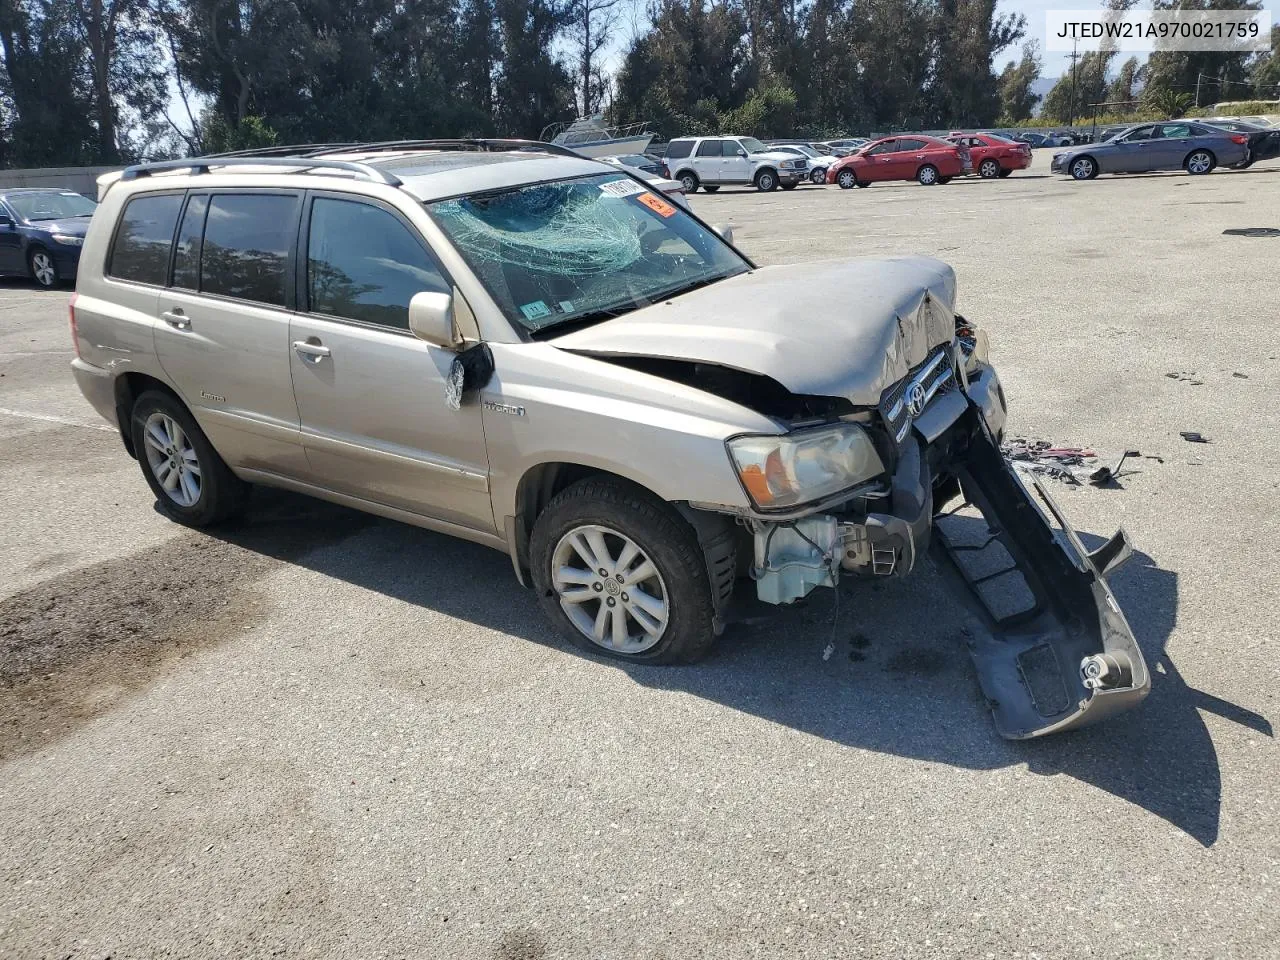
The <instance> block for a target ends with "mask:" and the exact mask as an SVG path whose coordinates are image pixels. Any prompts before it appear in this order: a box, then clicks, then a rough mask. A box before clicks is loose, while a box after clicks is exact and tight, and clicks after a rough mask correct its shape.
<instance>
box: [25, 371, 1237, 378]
mask: <svg viewBox="0 0 1280 960" xmlns="http://www.w3.org/2000/svg"><path fill="white" fill-rule="evenodd" d="M1231 375H1232V376H1233V377H1236V378H1238V379H1240V380H1248V379H1249V375H1248V374H1247V373H1241V372H1240V371H1239V370H1232V371H1231ZM2 376H4V374H2V373H0V377H2Z"/></svg>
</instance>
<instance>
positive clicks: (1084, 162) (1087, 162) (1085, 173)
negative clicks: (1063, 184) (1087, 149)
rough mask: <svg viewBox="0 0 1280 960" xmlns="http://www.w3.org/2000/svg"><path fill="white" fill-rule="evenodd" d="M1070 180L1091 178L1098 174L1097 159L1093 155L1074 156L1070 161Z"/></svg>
mask: <svg viewBox="0 0 1280 960" xmlns="http://www.w3.org/2000/svg"><path fill="white" fill-rule="evenodd" d="M1069 172H1070V173H1071V179H1072V180H1092V179H1093V178H1094V177H1096V176H1097V175H1098V161H1096V160H1094V159H1093V157H1076V158H1075V159H1074V160H1072V161H1071V168H1070V171H1069Z"/></svg>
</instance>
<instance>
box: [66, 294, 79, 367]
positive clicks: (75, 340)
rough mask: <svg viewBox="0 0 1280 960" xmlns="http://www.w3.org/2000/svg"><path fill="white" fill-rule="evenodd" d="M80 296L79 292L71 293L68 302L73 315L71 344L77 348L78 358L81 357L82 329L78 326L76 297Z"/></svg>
mask: <svg viewBox="0 0 1280 960" xmlns="http://www.w3.org/2000/svg"><path fill="white" fill-rule="evenodd" d="M79 296H80V294H78V293H73V294H72V295H71V300H70V302H68V303H67V313H68V314H69V315H70V317H71V346H73V347H74V348H75V351H76V359H77V360H79V359H80V331H79V329H77V327H76V299H77V298H78V297H79Z"/></svg>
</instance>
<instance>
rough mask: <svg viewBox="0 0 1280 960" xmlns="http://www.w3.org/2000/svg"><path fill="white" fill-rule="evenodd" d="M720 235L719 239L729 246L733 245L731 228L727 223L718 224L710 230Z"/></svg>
mask: <svg viewBox="0 0 1280 960" xmlns="http://www.w3.org/2000/svg"><path fill="white" fill-rule="evenodd" d="M711 229H712V230H714V231H715V232H716V233H718V234H719V235H720V239H721V240H723V241H724V242H725V243H727V244H729V245H730V246H732V245H733V227H731V226H729V224H727V223H718V224H716V225H715V226H714V227H712V228H711Z"/></svg>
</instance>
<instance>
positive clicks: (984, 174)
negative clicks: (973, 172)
mask: <svg viewBox="0 0 1280 960" xmlns="http://www.w3.org/2000/svg"><path fill="white" fill-rule="evenodd" d="M978 176H980V177H981V178H982V179H983V180H994V179H995V178H996V177H998V176H1000V163H999V161H997V160H992V159H990V158H988V159H986V160H983V161H982V162H981V163H980V164H978Z"/></svg>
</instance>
